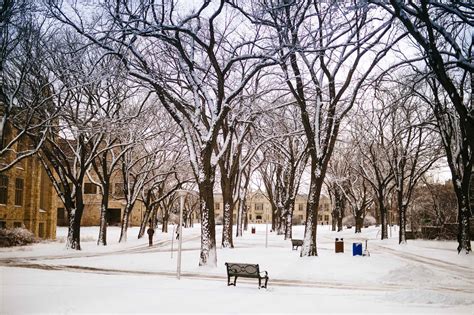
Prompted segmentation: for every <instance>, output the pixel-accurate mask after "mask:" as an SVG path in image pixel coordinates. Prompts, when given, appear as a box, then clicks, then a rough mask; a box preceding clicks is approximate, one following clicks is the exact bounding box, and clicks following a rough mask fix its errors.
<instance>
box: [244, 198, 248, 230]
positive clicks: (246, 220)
mask: <svg viewBox="0 0 474 315" xmlns="http://www.w3.org/2000/svg"><path fill="white" fill-rule="evenodd" d="M248 229H249V216H248V207H247V206H246V205H245V204H244V231H247V230H248Z"/></svg>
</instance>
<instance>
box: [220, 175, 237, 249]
mask: <svg viewBox="0 0 474 315" xmlns="http://www.w3.org/2000/svg"><path fill="white" fill-rule="evenodd" d="M221 189H222V200H223V202H224V210H223V211H224V212H223V216H222V217H223V218H222V248H228V247H230V248H234V243H233V239H232V227H233V219H234V218H233V215H234V201H233V200H232V186H231V185H230V180H228V179H227V178H225V179H224V178H222V179H221Z"/></svg>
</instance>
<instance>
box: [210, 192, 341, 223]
mask: <svg viewBox="0 0 474 315" xmlns="http://www.w3.org/2000/svg"><path fill="white" fill-rule="evenodd" d="M307 201H308V198H307V195H302V194H299V195H297V196H296V200H295V209H294V212H293V224H305V221H306V204H307ZM214 203H215V205H214V214H215V217H216V222H217V223H222V214H223V209H224V204H223V202H222V195H221V194H215V195H214ZM247 206H248V222H249V223H265V222H267V221H268V222H271V209H272V206H271V203H270V201H269V200H268V198H267V197H266V196H265V194H264V193H262V192H261V191H256V192H253V193H251V194H250V196H249V197H248V199H247ZM236 216H237V213H236V211H234V222H235V220H236ZM331 222H332V217H331V207H330V200H329V198H328V197H326V196H324V195H323V196H321V201H320V210H319V213H318V223H319V224H326V225H327V224H331Z"/></svg>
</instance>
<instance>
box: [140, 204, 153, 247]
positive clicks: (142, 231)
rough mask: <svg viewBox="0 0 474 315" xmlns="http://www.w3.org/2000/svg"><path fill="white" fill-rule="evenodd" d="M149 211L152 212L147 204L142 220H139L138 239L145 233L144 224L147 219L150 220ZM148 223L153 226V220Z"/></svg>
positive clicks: (145, 224)
mask: <svg viewBox="0 0 474 315" xmlns="http://www.w3.org/2000/svg"><path fill="white" fill-rule="evenodd" d="M151 213H152V209H151V208H150V207H149V206H146V208H145V213H144V214H143V218H142V222H140V230H139V231H138V239H140V238H142V237H143V235H145V230H146V226H147V223H148V221H150V218H151ZM150 225H151V226H153V222H152V224H150Z"/></svg>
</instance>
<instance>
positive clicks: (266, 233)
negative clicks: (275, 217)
mask: <svg viewBox="0 0 474 315" xmlns="http://www.w3.org/2000/svg"><path fill="white" fill-rule="evenodd" d="M267 247H268V208H265V248H267Z"/></svg>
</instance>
